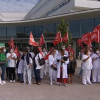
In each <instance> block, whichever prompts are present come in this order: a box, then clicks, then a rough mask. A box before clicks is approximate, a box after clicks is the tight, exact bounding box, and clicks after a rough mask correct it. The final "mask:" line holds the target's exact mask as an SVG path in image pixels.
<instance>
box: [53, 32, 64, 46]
mask: <svg viewBox="0 0 100 100" xmlns="http://www.w3.org/2000/svg"><path fill="white" fill-rule="evenodd" d="M60 42H62V37H61V33H60V32H58V33H57V34H56V37H55V40H54V41H53V42H52V43H53V44H54V45H56V44H58V43H60Z"/></svg>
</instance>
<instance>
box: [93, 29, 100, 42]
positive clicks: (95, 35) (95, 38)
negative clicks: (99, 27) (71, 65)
mask: <svg viewBox="0 0 100 100" xmlns="http://www.w3.org/2000/svg"><path fill="white" fill-rule="evenodd" d="M93 41H95V42H97V43H99V31H95V32H92V33H91V42H93Z"/></svg>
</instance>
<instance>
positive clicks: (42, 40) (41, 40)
mask: <svg viewBox="0 0 100 100" xmlns="http://www.w3.org/2000/svg"><path fill="white" fill-rule="evenodd" d="M44 43H45V40H44V36H43V34H42V35H41V38H40V41H39V46H42V45H43V44H44Z"/></svg>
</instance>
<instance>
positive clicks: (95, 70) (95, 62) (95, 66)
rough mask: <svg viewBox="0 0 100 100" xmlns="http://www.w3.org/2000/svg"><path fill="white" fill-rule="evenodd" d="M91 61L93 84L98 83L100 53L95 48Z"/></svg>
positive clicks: (99, 77)
mask: <svg viewBox="0 0 100 100" xmlns="http://www.w3.org/2000/svg"><path fill="white" fill-rule="evenodd" d="M91 58H92V60H93V79H92V80H93V82H100V52H99V48H96V52H95V53H94V54H93V55H92V56H91Z"/></svg>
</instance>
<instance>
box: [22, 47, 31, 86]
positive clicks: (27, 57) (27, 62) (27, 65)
mask: <svg viewBox="0 0 100 100" xmlns="http://www.w3.org/2000/svg"><path fill="white" fill-rule="evenodd" d="M23 53H24V54H23V56H22V59H23V61H24V69H23V70H24V71H23V79H24V83H23V84H24V85H25V84H26V79H27V77H26V76H28V85H31V67H32V63H33V62H32V56H31V54H30V53H29V52H28V49H27V48H24V50H23Z"/></svg>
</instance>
